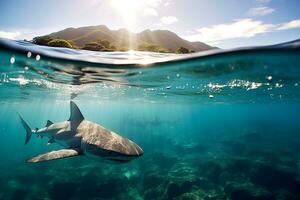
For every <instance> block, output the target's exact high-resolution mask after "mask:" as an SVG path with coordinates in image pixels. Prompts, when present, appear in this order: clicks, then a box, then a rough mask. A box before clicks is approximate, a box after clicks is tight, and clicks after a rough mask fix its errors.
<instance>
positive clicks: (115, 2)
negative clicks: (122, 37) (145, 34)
mask: <svg viewBox="0 0 300 200" xmlns="http://www.w3.org/2000/svg"><path fill="white" fill-rule="evenodd" d="M110 3H111V6H112V7H113V8H114V9H115V10H116V11H117V13H118V15H120V17H121V18H122V19H123V20H124V23H125V25H126V27H127V28H128V29H134V25H135V21H136V18H137V15H138V13H139V12H140V11H141V10H143V9H144V8H145V6H146V0H111V2H110Z"/></svg>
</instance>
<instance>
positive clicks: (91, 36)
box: [44, 25, 215, 52]
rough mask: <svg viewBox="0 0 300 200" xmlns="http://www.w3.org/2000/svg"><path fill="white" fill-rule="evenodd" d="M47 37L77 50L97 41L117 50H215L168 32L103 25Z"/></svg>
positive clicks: (71, 29)
mask: <svg viewBox="0 0 300 200" xmlns="http://www.w3.org/2000/svg"><path fill="white" fill-rule="evenodd" d="M47 36H49V37H51V38H53V39H63V40H68V41H72V42H73V43H74V44H75V45H76V46H77V47H78V48H85V46H86V45H87V44H89V43H95V42H97V41H99V40H101V41H108V42H109V43H110V44H111V45H112V46H113V47H114V48H117V49H122V48H124V49H129V48H130V49H137V50H139V49H140V48H142V47H141V46H143V45H147V47H149V45H150V46H151V45H152V46H156V47H159V48H161V49H165V50H167V51H170V52H175V51H176V50H177V49H178V48H180V47H184V48H186V49H188V50H189V51H194V52H198V51H205V50H210V49H213V48H215V47H211V46H209V45H207V44H204V43H202V42H189V41H187V40H184V39H182V38H181V37H179V36H178V35H176V34H175V33H173V32H171V31H168V30H154V31H151V30H149V29H147V30H145V31H142V32H140V33H132V32H129V31H128V30H126V29H119V30H111V29H109V28H108V27H107V26H105V25H99V26H87V27H80V28H67V29H64V30H62V31H58V32H55V33H51V34H49V35H47ZM44 37H45V36H44ZM150 49H151V48H150Z"/></svg>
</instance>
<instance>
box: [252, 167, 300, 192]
mask: <svg viewBox="0 0 300 200" xmlns="http://www.w3.org/2000/svg"><path fill="white" fill-rule="evenodd" d="M296 175H297V174H296V172H295V171H294V170H293V169H291V168H287V167H283V166H276V165H271V164H266V163H257V164H256V166H255V167H254V168H253V169H252V170H251V172H250V175H249V177H250V180H251V181H252V182H253V183H254V184H256V185H260V186H262V187H264V188H267V189H273V190H274V189H287V190H290V191H295V190H296V191H297V189H296V188H295V187H297V186H300V184H299V182H298V181H297V180H296V179H295V177H296ZM299 188H300V187H299ZM299 188H298V189H299Z"/></svg>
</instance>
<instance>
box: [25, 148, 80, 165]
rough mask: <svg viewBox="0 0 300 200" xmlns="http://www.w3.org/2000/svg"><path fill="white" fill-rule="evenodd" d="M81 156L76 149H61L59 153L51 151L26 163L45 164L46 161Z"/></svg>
mask: <svg viewBox="0 0 300 200" xmlns="http://www.w3.org/2000/svg"><path fill="white" fill-rule="evenodd" d="M80 154H81V153H80V151H78V150H76V149H61V150H58V151H50V152H48V153H45V154H41V155H38V156H35V157H33V158H30V159H28V160H26V162H27V163H37V162H44V161H50V160H56V159H62V158H68V157H73V156H78V155H80Z"/></svg>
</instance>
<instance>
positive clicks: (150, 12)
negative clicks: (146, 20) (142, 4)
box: [143, 8, 158, 17]
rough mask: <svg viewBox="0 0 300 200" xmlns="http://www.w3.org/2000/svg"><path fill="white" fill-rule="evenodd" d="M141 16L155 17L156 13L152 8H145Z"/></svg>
mask: <svg viewBox="0 0 300 200" xmlns="http://www.w3.org/2000/svg"><path fill="white" fill-rule="evenodd" d="M143 15H144V16H154V17H157V16H158V13H157V11H156V10H155V9H154V8H145V10H144V13H143Z"/></svg>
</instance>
